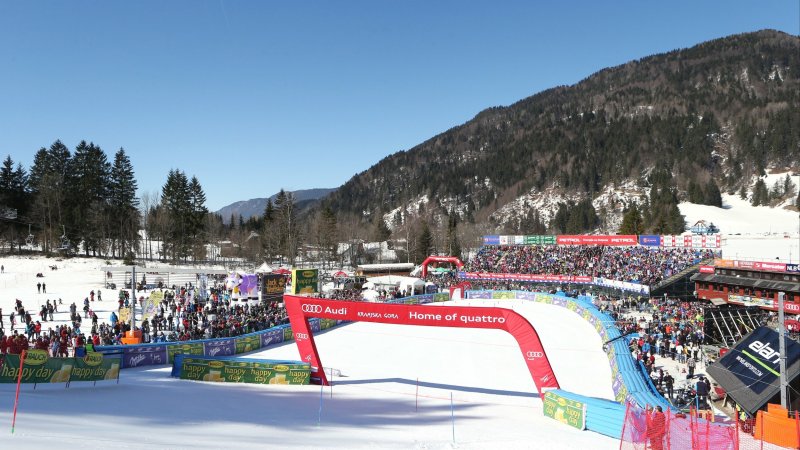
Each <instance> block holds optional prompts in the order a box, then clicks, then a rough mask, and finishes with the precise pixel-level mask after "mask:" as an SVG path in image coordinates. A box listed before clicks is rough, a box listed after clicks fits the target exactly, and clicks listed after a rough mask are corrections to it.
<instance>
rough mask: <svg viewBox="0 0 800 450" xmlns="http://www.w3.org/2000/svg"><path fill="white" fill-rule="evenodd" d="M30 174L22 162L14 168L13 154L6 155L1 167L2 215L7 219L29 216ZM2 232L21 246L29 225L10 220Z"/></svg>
mask: <svg viewBox="0 0 800 450" xmlns="http://www.w3.org/2000/svg"><path fill="white" fill-rule="evenodd" d="M28 197H29V193H28V175H27V173H26V172H25V169H23V168H22V164H19V163H17V166H16V169H15V168H14V161H13V160H12V159H11V156H8V157H6V159H5V160H4V161H3V165H2V167H0V217H2V218H6V219H18V218H22V217H25V216H27V213H28ZM1 227H2V228H0V229H2V232H3V235H4V236H5V238H6V240H7V241H8V242H10V243H11V246H12V249H13V246H14V243H15V242H16V243H18V244H19V245H20V246H21V239H19V237H20V235H21V234H22V233H27V231H28V230H27V227H25V224H24V223H21V222H20V221H9V222H7V223H3V224H2V226H1Z"/></svg>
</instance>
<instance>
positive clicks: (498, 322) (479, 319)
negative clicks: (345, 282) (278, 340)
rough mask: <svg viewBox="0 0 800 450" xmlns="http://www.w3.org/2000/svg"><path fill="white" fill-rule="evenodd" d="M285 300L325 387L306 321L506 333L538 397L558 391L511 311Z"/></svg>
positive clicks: (540, 351)
mask: <svg viewBox="0 0 800 450" xmlns="http://www.w3.org/2000/svg"><path fill="white" fill-rule="evenodd" d="M283 299H284V303H285V305H286V310H287V312H288V313H289V320H290V321H291V326H292V330H294V338H295V342H296V344H297V348H298V350H299V351H300V357H301V359H302V360H303V361H304V362H307V363H309V364H311V377H312V379H317V380H318V381H319V382H320V383H322V384H324V385H327V384H328V380H327V378H326V376H325V372H324V369H323V367H322V363H321V361H320V358H319V354H318V352H317V348H316V344H315V343H314V335H313V332H312V330H311V327H310V325H309V323H308V318H309V317H319V318H324V319H336V320H344V321H351V322H377V323H389V324H397V325H422V326H438V327H457V328H487V329H498V330H505V331H507V332H508V333H510V334H511V335H512V336H514V339H516V341H517V344H518V345H519V348H520V350H521V352H522V356H523V358H524V359H525V364H526V365H527V366H528V370H529V371H530V373H531V377H533V381H534V384H535V385H536V388H537V390H538V391H539V394H540V395H541V394H542V393H543V392H544V391H545V390H547V389H552V388H556V389H557V388H558V387H559V385H558V381H557V380H556V376H555V374H554V373H553V369H552V367H551V366H550V361H549V360H548V359H547V354H546V353H545V351H544V348H543V347H542V343H541V341H540V340H539V335H538V334H537V333H536V330H535V329H534V328H533V326H532V325H531V324H530V322H528V321H527V320H526V319H525V318H524V317H522V316H521V315H519V314H518V313H516V312H514V311H513V310H510V309H505V308H483V307H471V306H437V307H435V308H434V307H430V306H424V305H404V304H392V303H369V302H347V301H335V300H326V299H320V298H312V297H300V296H294V295H285V296H284V297H283Z"/></svg>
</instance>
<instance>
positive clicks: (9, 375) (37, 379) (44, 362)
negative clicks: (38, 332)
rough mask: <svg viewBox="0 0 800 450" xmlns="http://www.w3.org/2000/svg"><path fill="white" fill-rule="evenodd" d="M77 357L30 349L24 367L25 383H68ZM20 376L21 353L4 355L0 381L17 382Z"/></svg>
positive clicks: (23, 376)
mask: <svg viewBox="0 0 800 450" xmlns="http://www.w3.org/2000/svg"><path fill="white" fill-rule="evenodd" d="M74 362H75V358H51V357H50V356H48V355H47V351H45V350H29V351H28V352H26V355H25V364H24V366H23V367H22V382H23V383H66V382H68V381H69V377H70V373H71V372H72V367H73V365H74ZM18 376H19V355H3V367H2V369H0V383H16V382H17V377H18Z"/></svg>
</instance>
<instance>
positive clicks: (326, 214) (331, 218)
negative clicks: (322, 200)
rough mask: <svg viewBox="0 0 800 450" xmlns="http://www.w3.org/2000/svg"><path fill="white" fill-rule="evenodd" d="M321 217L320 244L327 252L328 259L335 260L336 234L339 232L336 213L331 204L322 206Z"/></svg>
mask: <svg viewBox="0 0 800 450" xmlns="http://www.w3.org/2000/svg"><path fill="white" fill-rule="evenodd" d="M321 219H322V220H321V224H320V226H321V230H320V246H321V247H322V248H323V249H324V250H325V252H326V253H327V257H328V259H329V260H334V259H336V253H337V248H336V247H337V238H336V236H337V233H338V230H337V228H338V226H337V219H336V214H335V213H334V212H333V210H332V209H331V208H330V206H325V207H324V208H322V214H321Z"/></svg>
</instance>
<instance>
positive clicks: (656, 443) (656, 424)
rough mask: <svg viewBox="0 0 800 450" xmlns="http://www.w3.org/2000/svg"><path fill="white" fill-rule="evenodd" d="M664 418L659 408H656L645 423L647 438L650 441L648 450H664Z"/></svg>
mask: <svg viewBox="0 0 800 450" xmlns="http://www.w3.org/2000/svg"><path fill="white" fill-rule="evenodd" d="M665 426H666V417H664V412H663V411H662V410H661V407H660V406H656V409H655V410H654V411H653V413H652V415H651V416H650V417H649V418H648V421H647V438H648V439H649V440H650V448H651V449H653V450H663V449H664V434H665Z"/></svg>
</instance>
